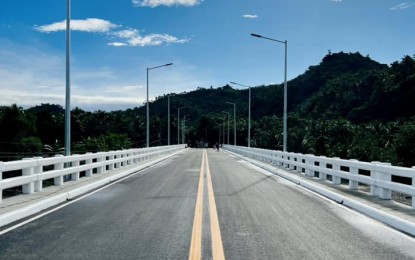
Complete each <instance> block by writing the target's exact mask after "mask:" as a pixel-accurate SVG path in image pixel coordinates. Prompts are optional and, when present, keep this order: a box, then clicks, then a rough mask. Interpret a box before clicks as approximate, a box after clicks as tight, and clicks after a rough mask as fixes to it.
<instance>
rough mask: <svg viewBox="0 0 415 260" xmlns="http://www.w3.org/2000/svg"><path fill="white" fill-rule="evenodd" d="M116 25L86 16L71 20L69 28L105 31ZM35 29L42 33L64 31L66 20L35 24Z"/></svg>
mask: <svg viewBox="0 0 415 260" xmlns="http://www.w3.org/2000/svg"><path fill="white" fill-rule="evenodd" d="M117 27H119V25H116V24H113V23H111V22H109V21H105V20H102V19H96V18H88V19H86V20H71V30H73V31H81V32H92V33H106V32H109V31H110V30H112V29H115V28H117ZM35 29H36V30H38V31H40V32H44V33H51V32H58V31H65V30H66V20H64V21H62V22H57V23H52V24H49V25H42V26H35Z"/></svg>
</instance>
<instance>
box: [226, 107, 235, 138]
mask: <svg viewBox="0 0 415 260" xmlns="http://www.w3.org/2000/svg"><path fill="white" fill-rule="evenodd" d="M225 103H227V104H230V105H233V145H235V146H236V104H235V103H231V102H225Z"/></svg>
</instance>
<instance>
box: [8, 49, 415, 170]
mask: <svg viewBox="0 0 415 260" xmlns="http://www.w3.org/2000/svg"><path fill="white" fill-rule="evenodd" d="M414 101H415V56H414V57H410V56H406V57H404V58H403V59H402V60H401V61H398V62H394V63H393V64H391V65H390V66H388V65H384V64H380V63H378V62H376V61H373V60H371V59H370V58H369V57H364V56H362V55H361V54H359V53H343V52H341V53H334V54H332V53H329V54H328V55H327V56H325V57H324V58H323V60H322V61H321V63H320V64H319V65H316V66H311V67H310V68H309V69H308V70H307V71H306V72H305V73H304V74H302V75H300V76H298V77H297V78H295V79H293V80H291V81H289V82H288V111H289V117H288V150H289V151H293V152H301V153H312V154H315V155H326V156H330V157H341V158H354V159H359V160H365V161H374V160H376V161H384V162H391V163H392V164H395V165H403V166H413V165H415V106H414V105H413V104H412V102H414ZM226 102H232V103H236V104H237V105H236V108H237V111H236V114H237V121H236V124H237V144H238V145H246V144H247V132H248V89H241V90H237V89H234V88H232V87H230V86H228V85H227V86H224V87H220V88H212V87H211V88H208V89H205V88H197V90H195V91H191V92H188V93H181V94H176V95H171V117H172V119H171V143H172V144H175V143H177V108H179V107H183V106H186V107H187V108H185V109H182V110H181V116H180V117H181V119H183V115H189V116H188V118H189V120H188V121H187V122H186V126H188V127H187V129H186V130H187V131H186V133H187V134H186V141H187V143H188V144H189V145H191V146H195V145H197V144H198V143H200V142H208V143H210V144H213V143H216V142H218V138H219V125H218V124H223V123H226V122H227V119H226V114H225V113H223V111H228V112H230V115H231V118H230V143H231V144H232V143H233V106H231V105H230V104H227V103H226ZM282 111H283V88H282V85H271V86H259V87H254V88H252V130H251V146H255V147H263V148H270V149H281V148H282V135H281V133H282ZM150 114H151V123H150V125H151V127H150V135H151V139H150V140H151V141H150V142H151V145H153V146H154V145H165V144H167V95H165V96H162V97H158V98H157V99H156V100H155V101H154V102H151V104H150ZM71 116H72V118H71V124H72V153H84V152H87V151H106V150H115V149H125V148H130V147H143V146H144V145H145V126H146V125H145V107H140V108H134V109H128V110H126V111H113V112H104V111H95V112H88V111H83V110H81V109H79V108H75V109H74V110H72V113H71ZM222 129H223V128H222ZM225 129H226V132H227V126H226V127H225ZM226 132H225V133H226ZM225 135H227V133H226V134H225ZM63 136H64V110H63V108H62V107H60V106H57V105H50V104H42V105H40V106H36V107H33V108H30V109H26V110H24V109H22V108H20V107H18V106H17V105H12V106H10V107H1V108H0V151H1V154H0V156H1V157H0V160H10V159H18V158H21V157H24V156H28V155H47V154H54V153H57V152H60V151H61V149H62V147H63V142H64V140H63ZM225 143H227V140H225Z"/></svg>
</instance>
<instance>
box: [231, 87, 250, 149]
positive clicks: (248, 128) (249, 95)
mask: <svg viewBox="0 0 415 260" xmlns="http://www.w3.org/2000/svg"><path fill="white" fill-rule="evenodd" d="M231 84H234V85H238V86H242V87H245V88H249V101H248V110H249V112H248V114H249V115H248V147H251V86H245V85H242V84H239V83H236V82H231Z"/></svg>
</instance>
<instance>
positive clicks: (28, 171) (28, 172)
mask: <svg viewBox="0 0 415 260" xmlns="http://www.w3.org/2000/svg"><path fill="white" fill-rule="evenodd" d="M23 160H24V161H33V160H34V159H33V158H23ZM34 174H35V169H34V167H33V166H30V167H28V168H25V169H22V176H32V175H34ZM22 192H23V194H32V193H33V192H35V183H34V182H30V183H28V184H24V185H22Z"/></svg>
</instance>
